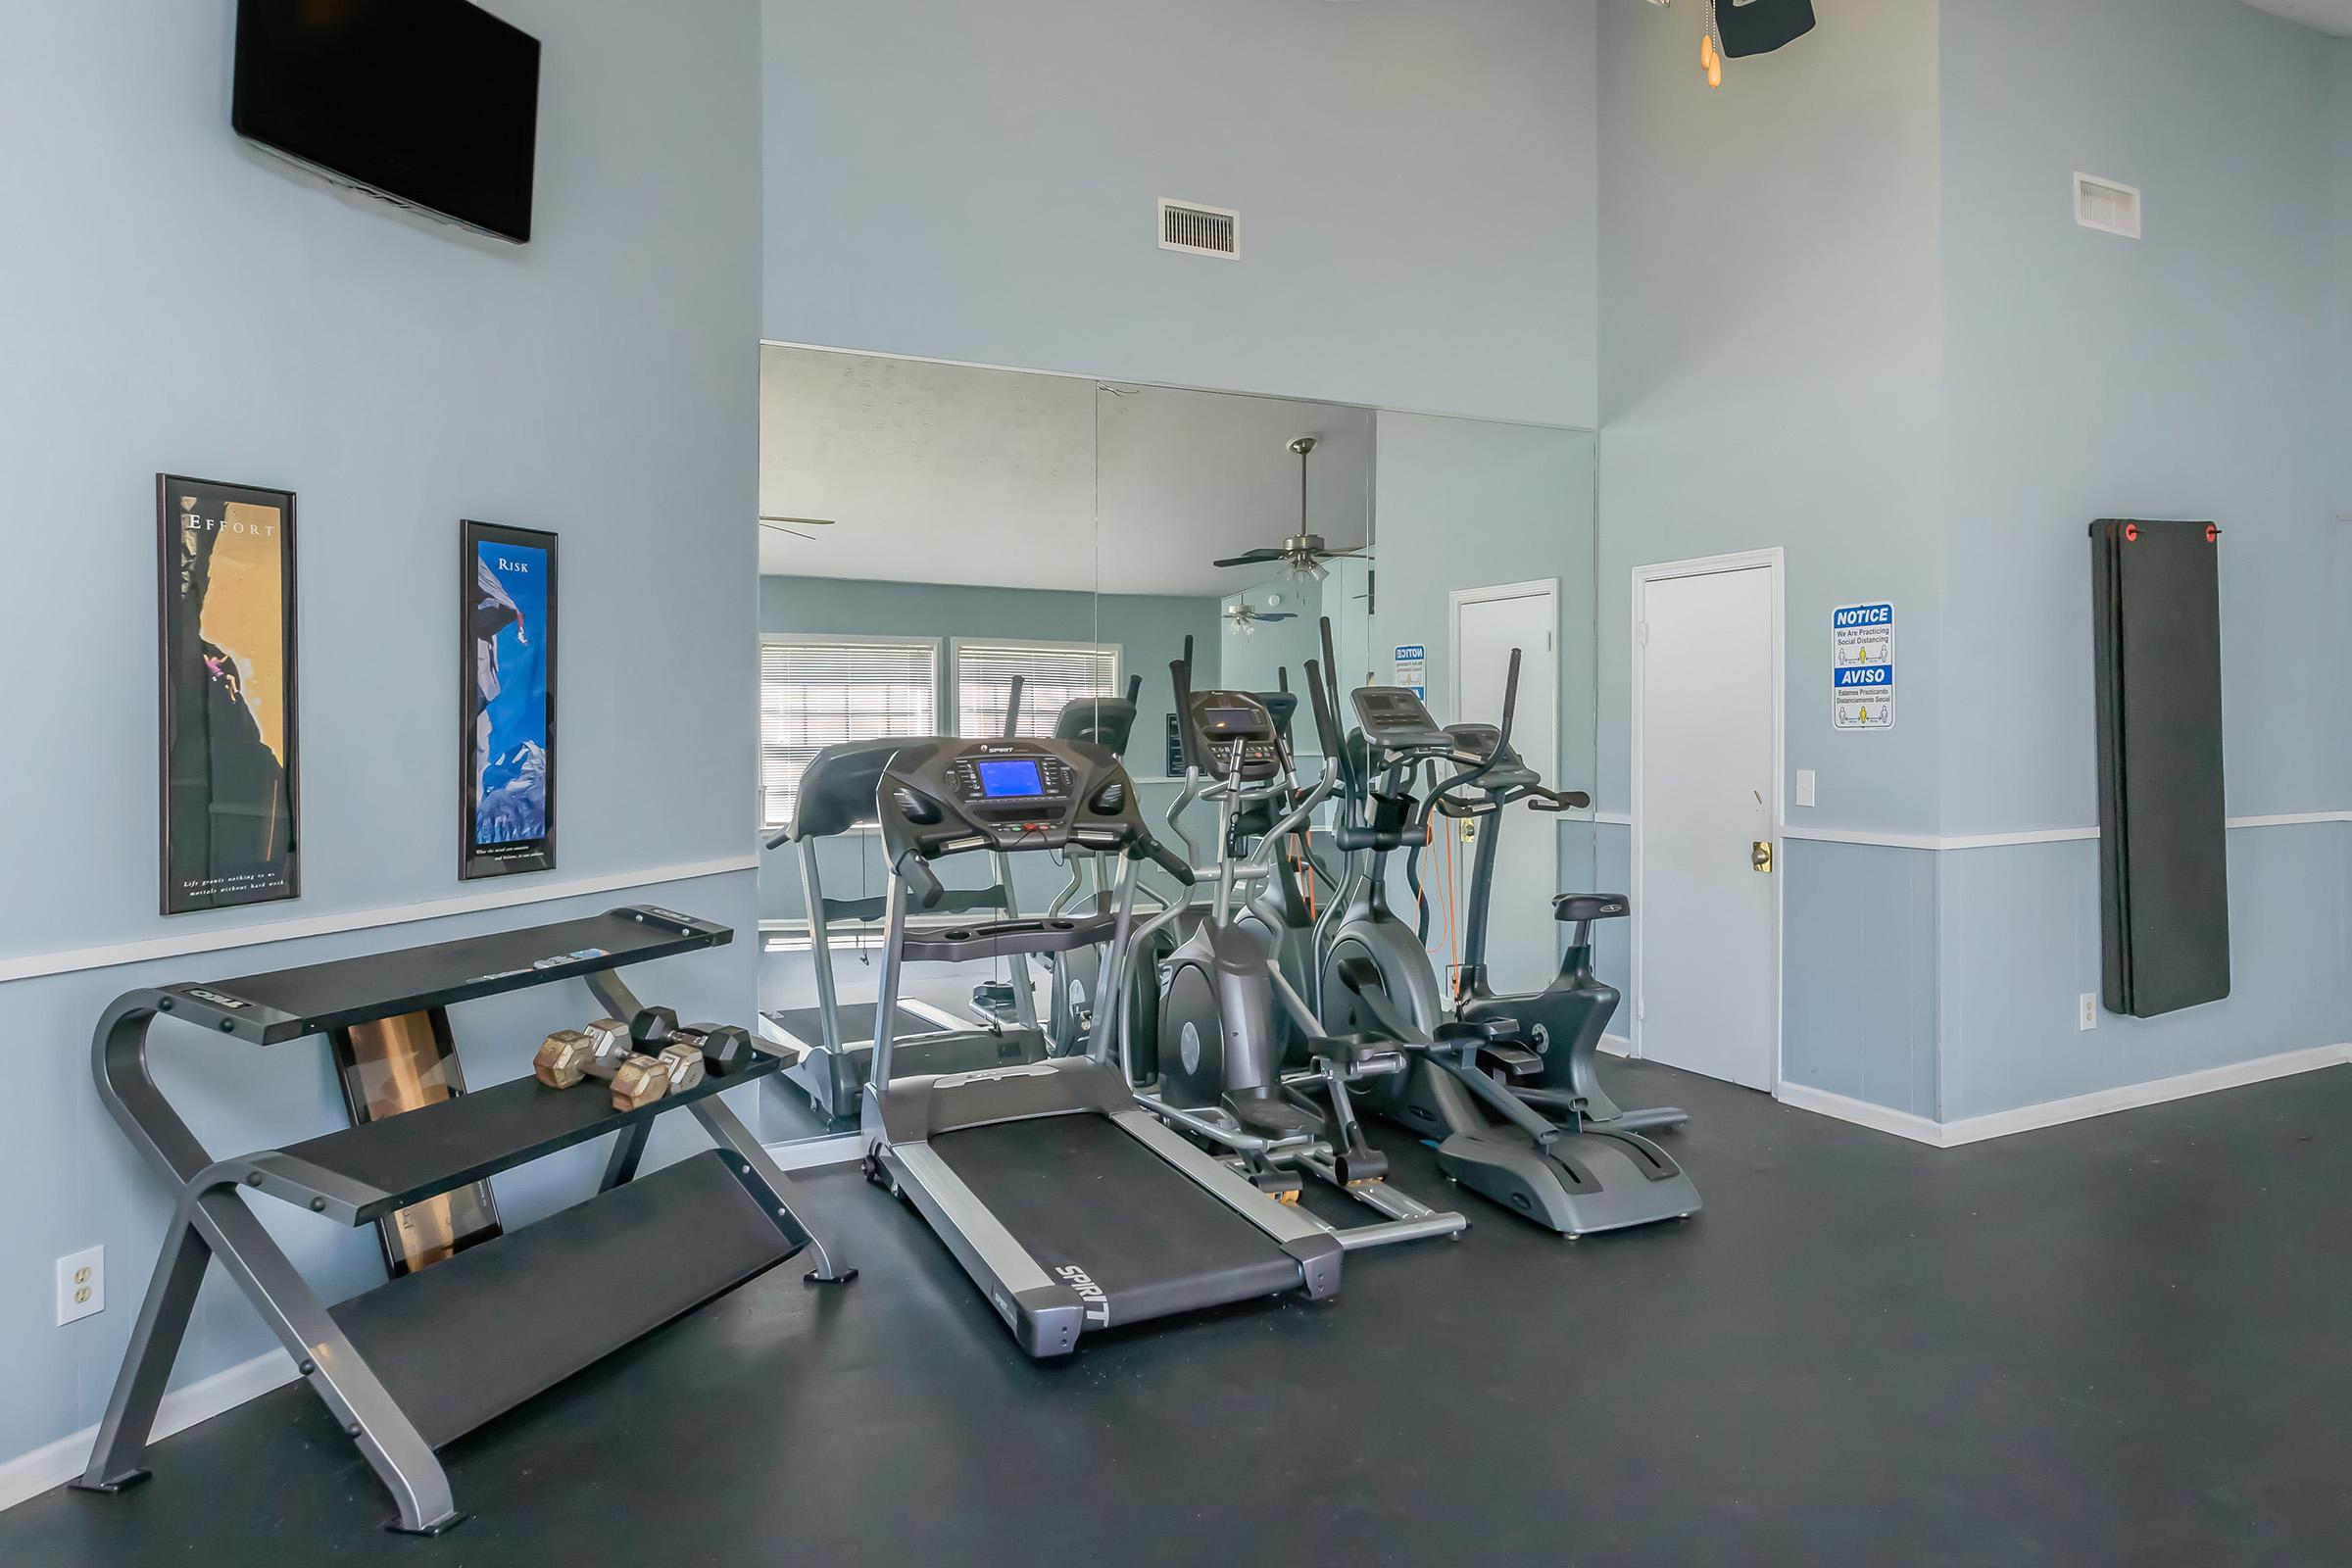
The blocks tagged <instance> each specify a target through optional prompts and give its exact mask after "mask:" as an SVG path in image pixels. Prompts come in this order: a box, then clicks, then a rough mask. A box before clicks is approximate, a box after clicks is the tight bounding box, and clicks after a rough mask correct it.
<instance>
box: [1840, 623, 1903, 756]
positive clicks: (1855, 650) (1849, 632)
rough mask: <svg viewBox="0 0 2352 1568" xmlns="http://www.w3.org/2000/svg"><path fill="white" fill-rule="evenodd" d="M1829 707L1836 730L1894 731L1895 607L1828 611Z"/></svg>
mask: <svg viewBox="0 0 2352 1568" xmlns="http://www.w3.org/2000/svg"><path fill="white" fill-rule="evenodd" d="M1830 703H1831V712H1832V715H1833V722H1835V723H1836V725H1837V727H1838V728H1839V729H1891V728H1893V727H1894V607H1893V606H1892V605H1839V606H1838V608H1837V609H1836V610H1833V611H1831V612H1830Z"/></svg>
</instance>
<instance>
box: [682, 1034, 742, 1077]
mask: <svg viewBox="0 0 2352 1568" xmlns="http://www.w3.org/2000/svg"><path fill="white" fill-rule="evenodd" d="M676 1038H678V1039H681V1040H691V1041H693V1042H694V1043H695V1044H696V1045H697V1046H699V1047H701V1048H702V1053H703V1066H704V1068H705V1069H706V1070H707V1071H708V1072H709V1073H710V1074H711V1077H713V1078H726V1077H730V1076H732V1075H734V1074H736V1073H739V1072H741V1071H743V1070H744V1069H745V1068H746V1067H749V1066H750V1065H751V1064H752V1062H753V1061H754V1059H755V1057H754V1055H753V1053H754V1052H755V1051H757V1050H758V1048H757V1047H756V1046H754V1045H753V1044H752V1032H751V1031H750V1030H748V1029H744V1028H741V1027H739V1026H737V1025H735V1024H731V1023H693V1024H687V1025H684V1026H683V1027H681V1028H680V1029H678V1030H677V1031H676Z"/></svg>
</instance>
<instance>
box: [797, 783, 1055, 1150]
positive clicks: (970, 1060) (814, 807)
mask: <svg viewBox="0 0 2352 1568" xmlns="http://www.w3.org/2000/svg"><path fill="white" fill-rule="evenodd" d="M921 744H923V741H922V738H920V737H918V738H916V739H913V740H909V739H907V738H906V737H904V736H897V737H884V738H882V739H879V740H865V741H848V742H845V743H843V744H841V745H839V746H828V747H826V748H825V749H824V750H823V751H821V752H819V753H817V754H816V756H815V757H813V758H811V759H810V760H809V766H808V769H807V770H806V771H805V772H804V773H803V774H802V777H801V787H800V792H799V794H798V796H797V797H796V798H795V800H794V803H793V809H792V825H791V826H790V827H788V828H786V829H785V830H784V831H783V832H782V833H780V834H778V835H777V836H776V837H775V838H773V839H770V840H769V841H768V843H767V847H768V848H769V849H775V848H777V847H778V846H781V845H783V844H787V843H791V844H796V845H798V846H799V849H800V857H801V887H802V890H803V892H804V894H805V896H806V902H807V904H808V913H809V960H810V967H811V968H812V969H813V971H814V974H815V980H816V1005H815V1006H813V1007H777V1008H772V1009H770V1010H767V1011H764V1012H762V1013H760V1034H761V1036H763V1037H764V1038H765V1039H767V1040H768V1041H770V1042H771V1043H773V1044H775V1045H777V1046H779V1047H782V1048H783V1049H784V1050H785V1051H787V1052H791V1053H797V1054H798V1059H796V1060H795V1061H794V1062H792V1064H791V1065H789V1066H787V1067H786V1068H785V1069H784V1072H783V1078H784V1081H785V1082H787V1083H789V1084H791V1085H792V1086H793V1087H794V1088H795V1089H797V1090H799V1091H800V1093H802V1094H803V1095H805V1096H807V1097H808V1100H809V1104H810V1105H811V1106H812V1107H813V1108H814V1109H815V1111H816V1113H817V1114H818V1115H819V1116H821V1117H823V1118H824V1120H825V1124H826V1125H827V1126H828V1127H829V1128H832V1129H835V1130H838V1131H843V1132H846V1131H848V1130H850V1129H851V1128H853V1127H855V1126H856V1125H857V1123H858V1097H859V1095H860V1094H861V1093H862V1092H863V1090H864V1088H865V1080H866V1073H867V1069H868V1065H869V1062H870V1060H871V1058H872V1055H873V1049H874V1048H873V1042H874V1040H875V1039H876V1037H877V1036H878V1035H880V1033H881V1030H880V1029H879V1028H878V1027H877V1025H876V1021H875V1020H876V1018H877V1016H878V1015H879V1014H880V1013H881V1012H882V1011H883V1005H882V1004H880V1003H844V1002H842V1001H841V1000H840V998H839V997H838V996H837V995H836V993H835V989H834V978H833V947H832V940H831V934H832V929H833V928H834V927H835V926H837V925H841V924H845V923H852V922H855V923H858V924H860V925H867V924H871V923H872V922H874V921H876V920H882V919H884V918H885V909H886V904H887V901H889V900H892V899H903V897H904V890H903V889H901V888H900V887H899V886H898V885H897V884H896V883H895V882H894V883H893V884H892V885H891V887H890V888H889V890H888V891H887V892H886V893H885V894H883V895H882V896H879V897H875V898H866V899H836V898H831V897H828V896H827V895H826V893H825V888H824V877H823V874H822V871H821V868H820V866H819V864H818V847H819V846H820V845H821V844H822V843H823V842H824V841H826V840H828V839H839V838H841V837H842V836H844V835H846V834H848V833H849V832H850V831H851V830H852V829H854V828H857V827H859V826H862V825H865V824H868V823H871V822H872V821H873V820H874V788H875V785H876V783H877V782H878V781H879V780H880V779H881V777H882V770H883V768H884V767H886V766H887V765H888V764H889V762H890V760H891V757H892V756H893V754H895V753H896V752H898V751H899V749H900V748H902V747H906V746H918V745H921ZM997 869H998V873H999V874H998V876H997V879H996V881H995V882H994V883H993V884H992V885H991V886H988V887H983V888H955V889H949V890H946V891H943V892H942V893H941V895H940V897H939V899H938V901H937V904H936V906H935V907H936V908H937V909H938V910H939V912H942V913H947V914H969V913H976V912H983V913H984V912H995V913H1001V914H1005V915H1007V916H1009V915H1011V914H1013V913H1015V912H1016V909H1015V907H1014V904H1013V899H1012V891H1011V887H1012V884H1011V878H1010V877H1009V875H1007V874H1005V867H1004V866H1003V864H1002V863H1001V862H1000V864H999V866H998V868H997ZM1024 978H1025V976H1024ZM1016 991H1017V994H1016V997H1015V999H1014V1003H1013V1005H1012V1006H1011V1007H1009V1008H1008V1009H1007V1013H1006V1016H1005V1019H1004V1020H1003V1021H1002V1022H1001V1023H999V1024H997V1025H995V1026H993V1027H990V1028H987V1029H980V1030H975V1029H973V1028H972V1027H971V1026H970V1024H969V1023H968V1022H967V1021H965V1020H963V1019H960V1018H958V1017H957V1016H956V1014H954V1013H951V1012H948V1011H946V1010H945V1009H943V1008H940V1007H936V1006H933V1005H929V1004H927V1003H922V1002H916V1001H911V1000H905V999H900V998H897V997H895V996H894V997H893V998H892V1000H891V1002H890V1004H889V1012H890V1016H891V1018H892V1032H893V1033H894V1034H895V1035H896V1036H897V1037H898V1040H899V1044H900V1050H901V1053H902V1058H901V1064H902V1070H904V1071H907V1072H950V1071H957V1070H962V1069H968V1068H973V1067H993V1066H1004V1065H1007V1064H1009V1063H1014V1062H1022V1061H1036V1060H1040V1059H1042V1058H1043V1057H1044V1055H1045V1054H1046V1040H1045V1036H1044V1034H1043V1033H1042V1032H1041V1031H1040V1030H1039V1029H1038V1027H1037V1014H1036V1005H1035V1003H1034V1002H1033V1001H1031V1000H1030V999H1029V996H1028V988H1027V987H1026V986H1025V985H1024V986H1020V987H1018V988H1016ZM1023 1004H1026V1005H1023Z"/></svg>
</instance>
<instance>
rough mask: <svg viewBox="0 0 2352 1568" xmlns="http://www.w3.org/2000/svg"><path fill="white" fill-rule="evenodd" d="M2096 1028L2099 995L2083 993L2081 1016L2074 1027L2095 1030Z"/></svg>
mask: <svg viewBox="0 0 2352 1568" xmlns="http://www.w3.org/2000/svg"><path fill="white" fill-rule="evenodd" d="M2098 1026H2099V994H2098V993H2097V992H2095V991H2085V992H2083V993H2082V1017H2080V1018H2079V1019H2077V1020H2076V1027H2077V1028H2079V1029H2096V1028H2097V1027H2098Z"/></svg>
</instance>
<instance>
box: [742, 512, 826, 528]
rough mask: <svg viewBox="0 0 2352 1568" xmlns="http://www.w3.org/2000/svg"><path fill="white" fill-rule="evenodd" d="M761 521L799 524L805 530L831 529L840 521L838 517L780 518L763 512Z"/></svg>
mask: <svg viewBox="0 0 2352 1568" xmlns="http://www.w3.org/2000/svg"><path fill="white" fill-rule="evenodd" d="M839 520H840V519H839V518H837V517H779V516H776V515H772V514H769V513H764V512H763V513H761V514H760V521H761V522H797V523H799V524H801V526H803V527H805V528H830V527H832V526H833V525H834V524H835V523H836V522H838V521H839Z"/></svg>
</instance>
